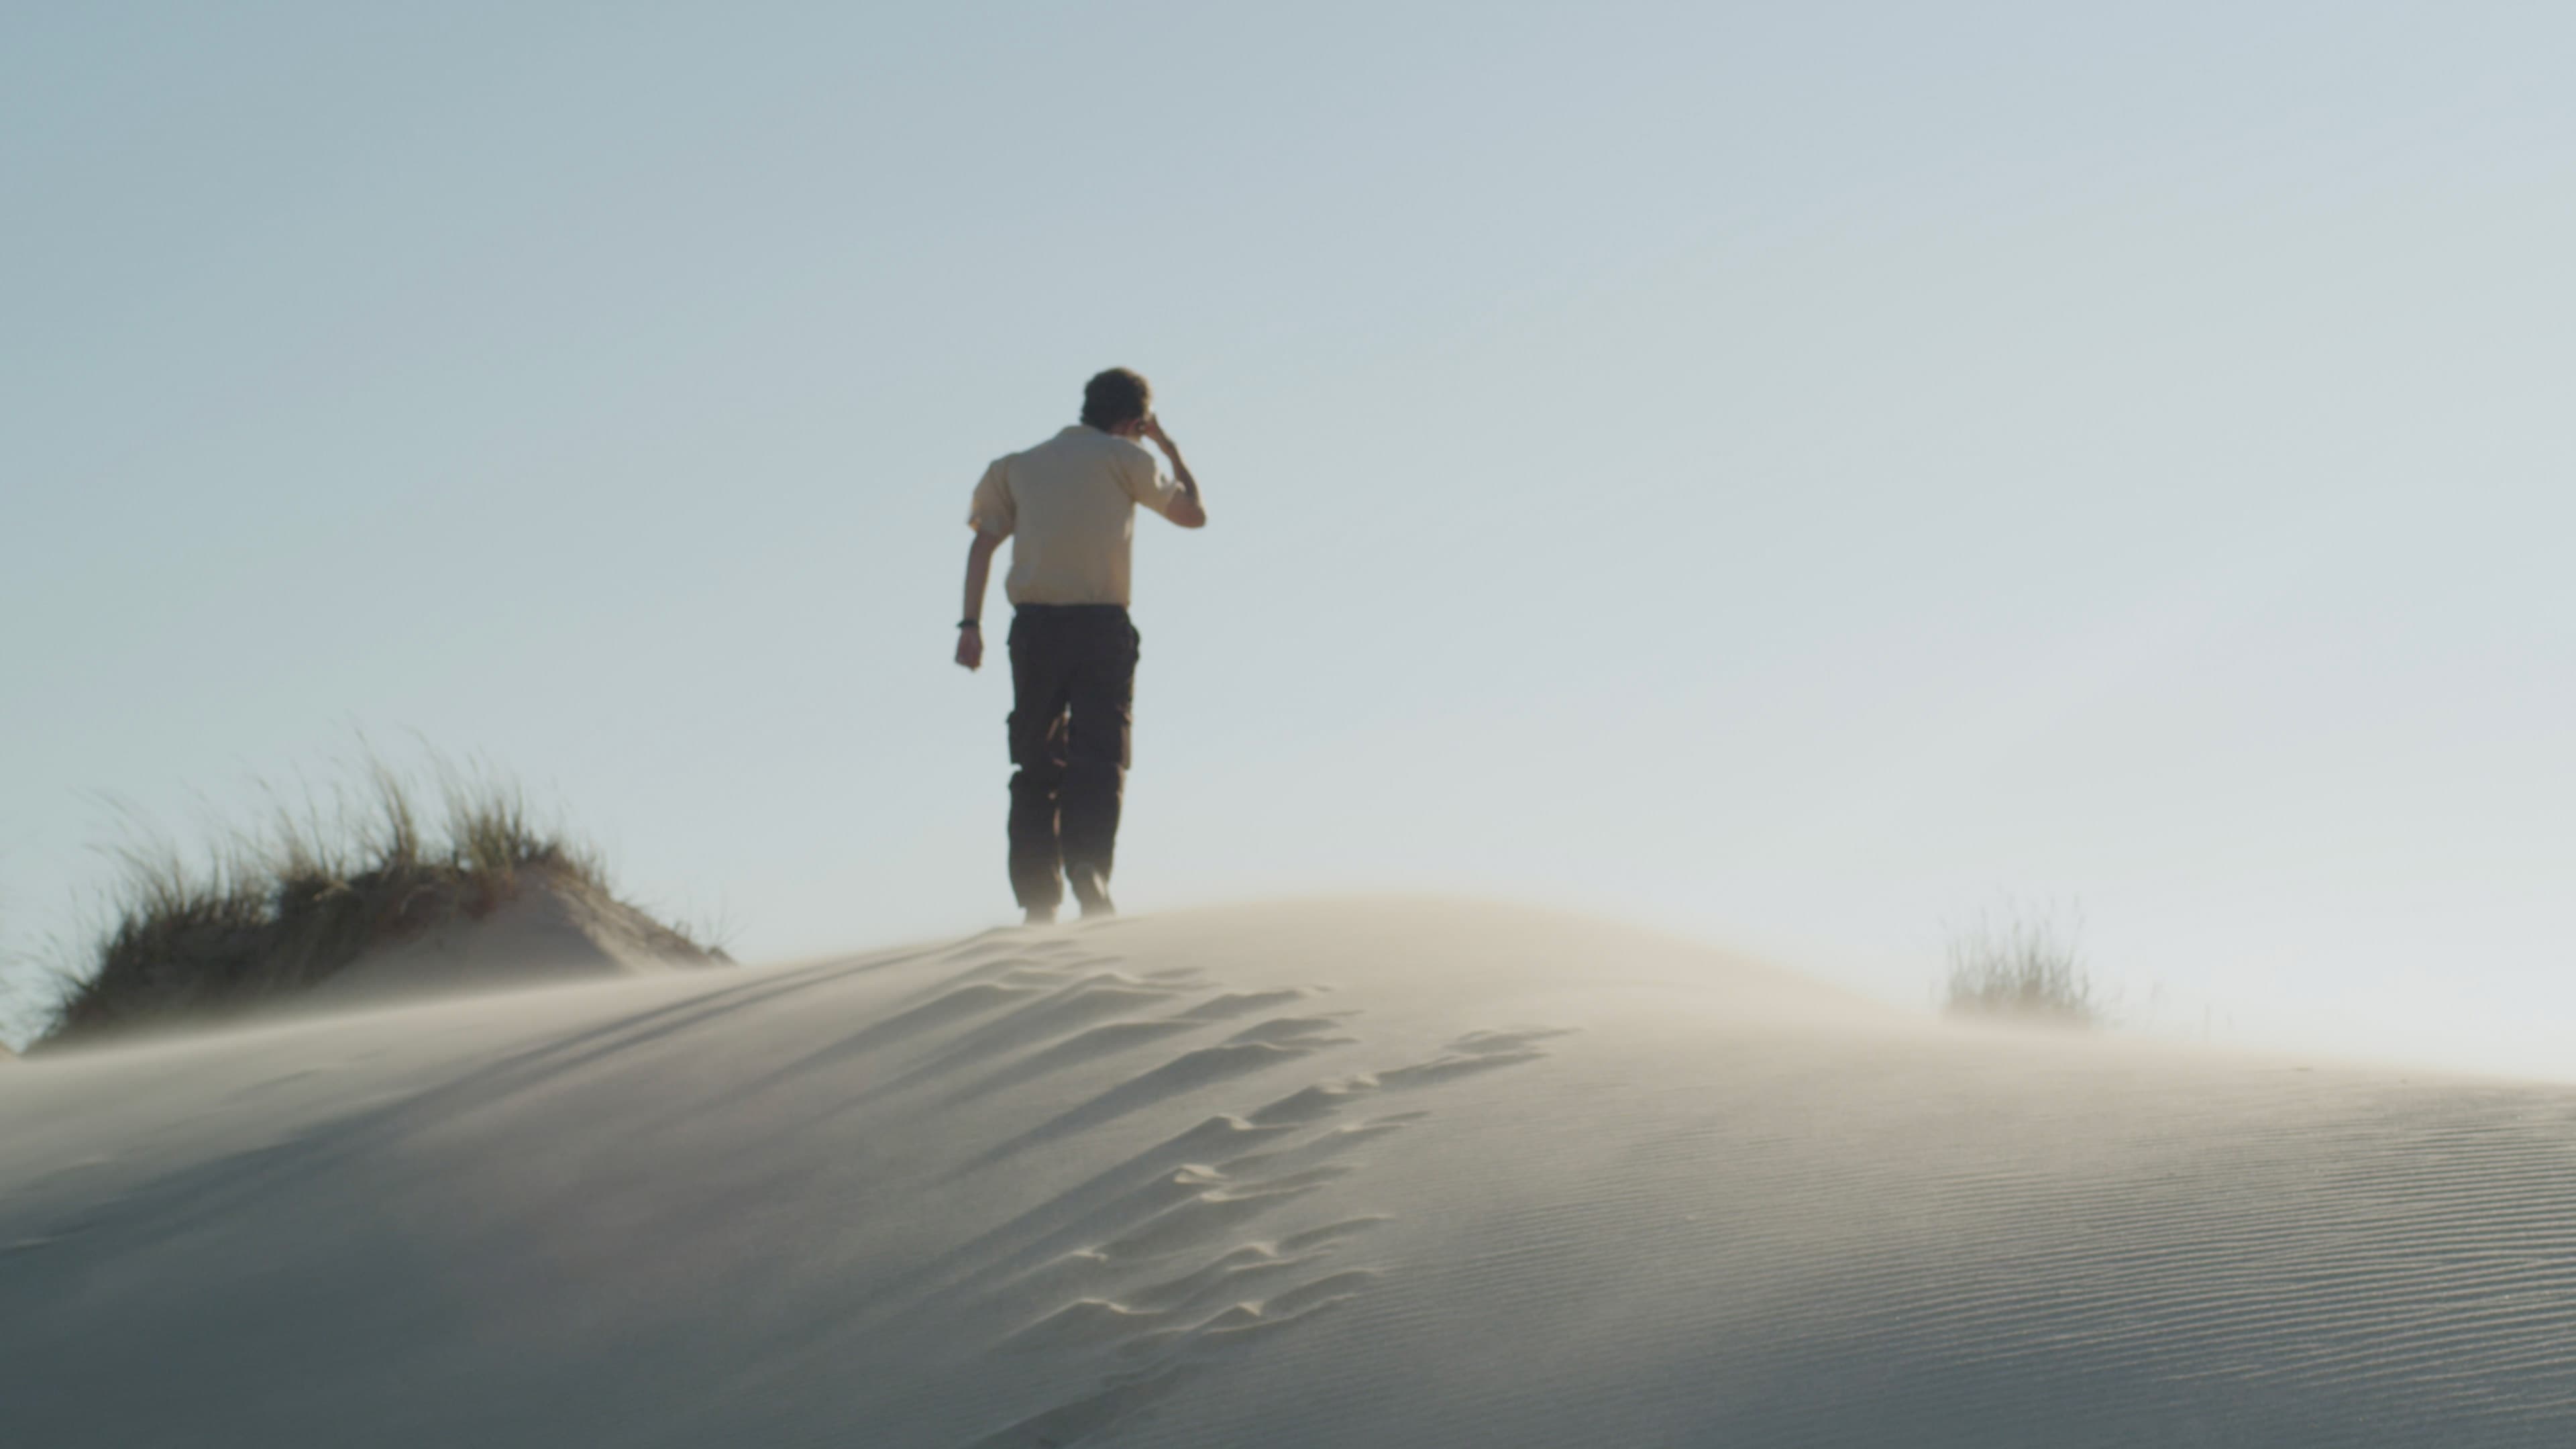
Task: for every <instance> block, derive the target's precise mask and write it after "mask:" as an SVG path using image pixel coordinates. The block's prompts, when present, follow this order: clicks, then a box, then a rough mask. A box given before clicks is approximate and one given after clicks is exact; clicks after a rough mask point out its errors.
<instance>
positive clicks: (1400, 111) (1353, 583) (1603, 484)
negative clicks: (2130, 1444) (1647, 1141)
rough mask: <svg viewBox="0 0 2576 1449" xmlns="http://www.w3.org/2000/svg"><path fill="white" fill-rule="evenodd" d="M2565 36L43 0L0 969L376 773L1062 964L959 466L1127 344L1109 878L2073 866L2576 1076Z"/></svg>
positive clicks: (1, 302) (700, 869) (1888, 906)
mask: <svg viewBox="0 0 2576 1449" xmlns="http://www.w3.org/2000/svg"><path fill="white" fill-rule="evenodd" d="M2571 62H2576V11H2571V10H2568V9H2566V8H2564V7H2559V6H2544V5H2531V4H2516V5H2505V4H2477V3H2446V4H2439V5H2436V4H2402V5H2401V4H2367V3H2352V0H2339V3H2333V4H2323V3H2318V4H2308V3H2266V4H2251V5H2249V4H2246V3H2243V0H2231V3H2226V4H2218V3H2201V0H2182V3H2164V4H2158V5H2153V6H2149V5H2128V6H2116V7H2115V6H2099V5H2095V6H2070V5H2065V4H2062V3H2024V4H1964V5H1950V6H1940V7H1931V6H1921V5H1911V4H1898V3H1892V0H1890V3H1866V4H1864V3H1849V4H1811V5H1799V6H1782V5H1763V6H1749V5H1747V6H1721V5H1710V4H1704V3H1693V4H1668V5H1616V4H1607V5H1605V4H1586V5H1581V6H1575V5H1565V6H1549V7H1532V6H1497V5H1490V4H1477V5H1468V4H1455V5H1401V4H1397V5H1389V4H1384V3H1372V4H1368V5H1307V6H1300V7H1293V8H1288V9H1280V8H1276V7H1263V8H1260V9H1256V8H1254V7H1237V6H1207V5H1180V4H1172V5H1075V4H1050V5H981V6H906V7H892V6H851V5H819V4H815V5H789V4H775V5H757V4H735V5H725V6H713V5H709V6H696V7H683V6H676V5H674V6H655V7H649V8H647V7H641V6H594V5H580V6H575V5H551V6H535V5H527V4H518V3H514V4H508V5H444V6H438V7H425V6H421V7H390V6H383V7H355V6H349V5H345V4H338V3H330V4H323V3H301V4H291V3H278V4H244V5H226V6H220V7H208V6H180V5H166V6H144V5H136V6H116V7H96V6H85V7H70V6H62V7H32V6H26V7H16V8H14V9H12V10H11V11H9V12H7V13H6V15H5V16H0V195H5V198H6V201H5V207H6V213H7V216H8V218H9V220H8V224H7V225H6V226H5V227H0V337H5V339H6V342H5V347H0V409H5V412H4V413H0V628H5V630H6V634H5V641H6V642H5V651H0V658H4V659H5V661H6V667H5V669H0V739H5V741H6V745H7V752H6V755H5V757H0V943H5V944H6V945H7V946H8V947H9V948H12V949H15V950H18V951H21V952H24V951H31V950H36V949H39V948H41V946H42V943H43V942H44V940H45V939H46V938H47V937H50V936H61V935H63V934H65V933H77V932H78V931H79V929H80V918H81V917H80V912H81V902H82V901H83V900H84V899H91V898H94V897H95V894H96V892H97V890H98V889H99V887H100V886H101V885H102V884H103V883H104V882H105V880H106V878H107V872H106V868H105V866H104V863H103V862H102V861H101V860H100V859H99V857H98V856H97V855H96V853H95V851H94V849H93V847H95V846H96V845H97V844H98V843H100V842H102V841H104V840H107V839H110V838H112V837H113V836H114V834H115V831H116V815H115V812H114V811H113V810H112V809H111V808H110V807H109V806H108V805H107V804H106V803H105V801H106V800H109V799H114V800H121V801H125V802H128V803H130V804H131V805H132V806H134V807H135V808H137V809H139V810H141V811H143V812H145V813H147V814H149V815H152V816H155V817H157V818H159V819H161V820H163V821H164V822H166V823H168V824H169V825H170V826H171V827H172V828H174V829H176V830H178V831H180V832H181V833H182V834H185V833H187V832H189V831H190V830H193V829H194V828H195V822H197V821H198V820H199V819H200V818H201V816H202V814H203V813H204V812H206V811H211V812H212V813H214V814H215V815H218V816H222V815H227V814H231V813H237V812H238V811H239V810H240V809H241V808H242V807H243V806H244V805H245V803H246V802H247V801H248V800H249V799H251V798H252V797H251V795H250V793H249V789H248V782H249V781H250V780H251V779H252V778H254V777H265V778H269V779H283V778H289V777H292V776H294V775H295V774H297V773H298V772H299V771H301V772H303V773H304V774H306V775H309V776H314V777H317V778H322V779H327V778H329V777H330V773H331V767H332V762H333V761H334V760H335V759H339V758H345V757H346V756H347V755H348V754H349V752H350V750H351V748H352V742H353V739H354V738H355V735H356V733H357V732H359V731H363V732H365V733H366V734H367V735H368V736H369V737H370V738H373V739H375V740H376V741H378V742H379V744H383V745H386V746H387V747H388V748H389V752H390V753H392V754H394V755H395V756H396V757H397V758H402V757H403V756H404V754H405V751H406V750H408V749H409V748H410V745H409V742H410V741H411V740H412V739H414V738H415V737H417V738H420V739H425V740H427V741H428V742H430V743H432V744H434V745H435V746H437V747H438V748H440V749H442V750H445V751H447V752H449V753H452V754H457V755H480V756H483V757H487V758H489V759H491V760H493V761H495V762H497V763H498V764H500V765H502V766H504V767H506V768H507V769H509V770H511V771H513V772H515V773H516V774H517V775H518V776H519V777H520V778H522V779H523V780H524V781H525V782H526V783H527V784H528V786H529V787H530V789H531V791H532V793H534V794H535V795H536V796H537V798H538V799H539V800H541V801H543V802H545V803H546V804H547V805H549V806H550V807H558V808H560V810H561V811H562V813H563V814H564V816H565V817H567V818H568V819H569V820H571V821H572V822H573V823H574V825H575V826H576V828H577V829H578V830H579V831H580V832H581V833H583V834H586V835H588V836H589V837H591V838H593V839H595V840H596V841H597V842H598V843H599V844H600V845H601V846H602V847H604V848H605V850H606V852H607V854H608V856H609V859H610V862H611V864H612V866H613V868H614V870H615V873H616V875H617V877H618V878H619V880H620V881H621V882H622V883H623V884H624V885H625V886H626V887H627V888H628V890H629V892H630V894H632V895H633V896H635V897H637V898H639V899H640V900H642V901H643V902H644V903H646V904H649V905H655V906H660V907H663V908H666V909H669V910H672V911H674V912H677V913H681V914H696V915H706V914H714V913H718V912H721V913H723V914H725V915H726V916H728V917H729V918H731V919H732V920H733V921H734V922H736V923H737V924H738V925H739V927H740V933H739V935H738V936H737V938H736V940H735V950H736V952H737V954H740V955H744V956H747V957H754V958H769V957H779V956H785V955H791V954H797V953H805V952H813V951H821V950H829V949H837V948H857V947H865V946H870V945H876V944H882V943H886V942H891V941H895V940H901V939H909V938H918V937H924V936H932V935H939V934H945V933H954V932H962V931H966V930H971V929H976V928H980V927H982V926H985V925H989V924H993V923H996V922H1000V921H1004V920H1007V919H1011V918H1012V917H1013V915H1014V913H1013V911H1012V908H1011V902H1010V895H1009V890H1008V887H1007V884H1006V881H1005V879H1004V875H1003V870H1002V845H1003V841H1002V818H1003V808H1004V803H1005V795H1004V782H1005V779H1006V776H1007V768H1008V767H1007V762H1006V760H1005V757H1004V749H1003V733H1002V718H1003V715H1004V713H1005V711H1006V710H1007V709H1008V707H1009V706H1008V682H1007V677H1006V674H1005V673H1004V672H1003V671H1001V670H998V669H995V668H991V667H988V668H987V669H986V670H985V671H984V672H983V673H982V674H980V675H976V676H971V677H970V676H968V675H966V674H964V673H962V672H961V671H959V670H957V669H956V668H955V667H954V666H953V665H951V664H950V663H949V662H948V651H949V649H950V647H951V645H952V641H953V631H952V629H951V627H950V626H951V625H952V624H953V623H954V621H955V618H956V613H957V601H956V592H957V581H958V577H959V572H960V568H961V565H962V562H963V555H964V552H965V546H966V543H967V540H968V537H969V535H968V532H967V530H966V528H965V527H964V514H965V507H966V499H967V496H968V493H969V492H970V491H971V489H972V486H973V484H974V482H975V479H976V477H977V476H978V474H979V473H980V472H981V470H982V468H983V465H984V464H985V463H986V462H987V461H989V460H990V459H992V458H993V457H995V456H997V455H1000V454H1002V453H1006V452H1009V451H1013V450H1015V449H1018V448H1021V447H1025V446H1027V445H1029V444H1031V443H1034V442H1036V441H1038V440H1040V439H1042V438H1044V437H1046V436H1047V435H1048V434H1050V433H1052V432H1053V431H1054V430H1055V429H1057V428H1058V427H1060V426H1062V425H1063V424H1065V423H1067V422H1069V421H1071V419H1072V415H1073V413H1074V411H1075V410H1076V407H1077V405H1078V402H1079V396H1080V389H1081V384H1082V381H1083V379H1084V378H1085V377H1087V376H1088V375H1089V374H1090V373H1091V372H1093V371H1095V370H1097V369H1098V368H1101V367H1104V366H1109V365H1127V366H1133V367H1136V368H1138V369H1140V370H1142V371H1143V372H1145V373H1146V374H1147V375H1148V376H1149V377H1151V378H1152V379H1153V380H1154V383H1155V385H1156V390H1157V394H1158V404H1159V407H1160V410H1161V413H1162V416H1163V418H1164V420H1165V422H1166V424H1167V425H1168V426H1169V428H1170V429H1171V431H1172V433H1173V434H1174V436H1175V437H1176V438H1177V439H1178V440H1179V441H1180V443H1181V444H1182V446H1183V448H1184V449H1185V451H1186V452H1187V455H1188V456H1189V458H1190V460H1191V462H1192V464H1193V466H1194V467H1195V469H1196V470H1197V472H1198V473H1199V475H1200V477H1201V478H1202V480H1203V481H1204V483H1205V484H1206V487H1207V493H1208V501H1209V511H1210V513H1211V515H1212V516H1213V520H1214V521H1213V523H1212V524H1211V526H1210V527H1209V528H1208V529H1207V530H1206V531H1205V532H1204V533H1200V534H1183V533H1180V532H1178V531H1176V530H1172V529H1170V528H1168V527H1166V526H1164V525H1162V524H1161V523H1160V522H1159V521H1158V520H1154V519H1150V518H1149V519H1143V520H1140V528H1139V535H1140V536H1139V542H1138V546H1137V564H1136V573H1137V590H1138V597H1137V605H1136V616H1137V621H1138V625H1139V627H1140V628H1141V630H1142V632H1143V634H1144V637H1145V647H1144V659H1143V665H1142V669H1141V672H1140V676H1139V684H1138V692H1139V700H1138V725H1137V737H1136V771H1135V773H1134V775H1133V776H1132V777H1131V779H1130V782H1129V792H1128V813H1127V825H1126V829H1125V832H1124V835H1123V837H1122V842H1121V853H1120V868H1119V873H1118V889H1119V895H1120V899H1121V901H1122V903H1123V904H1124V905H1125V906H1126V907H1127V908H1128V909H1130V910H1139V911H1150V910H1158V909H1165V908H1171V907H1176V906H1182V905H1188V904H1195V903H1202V902H1214V901H1225V900H1239V899H1245V898H1258V897H1269V896H1276V895H1281V894H1289V893H1305V892H1318V891H1337V890H1347V889H1354V888H1367V889H1391V890H1408V891H1410V890H1438V891H1444V892H1453V893H1463V894H1470V895H1477V896H1484V897H1491V898H1497V899H1518V900H1531V901H1537V902H1541V903H1554V904H1563V905H1568V906H1572V907H1577V908H1581V909H1586V910H1591V911H1595V912H1599V913H1603V914H1608V915H1612V916H1616V917H1620V918H1624V919H1630V920H1637V921H1643V922H1647V923H1650V924H1656V925H1661V926H1665V927H1668V928H1671V929H1675V930H1678V931H1682V932H1685V933H1688V934H1691V935H1694V936H1699V937H1703V938H1705V939H1708V940H1712V941H1717V942H1721V943H1726V944H1733V945H1738V946H1743V947H1748V948H1751V949H1754V950H1757V951H1762V952H1766V953H1768V954H1770V955H1772V956H1773V957H1774V958H1775V959H1778V960H1780V961H1782V962H1783V963H1784V964H1788V965H1791V966H1793V967H1796V968H1798V969H1801V970H1804V971H1807V972H1810V973H1811V974H1815V975H1819V976H1823V977H1826V978H1828V979H1833V980H1837V981H1841V982H1845V983H1847V984H1850V985H1853V986H1855V987H1858V988H1860V989H1863V990H1866V991H1869V992H1871V993H1873V994H1876V995H1880V996H1884V997H1888V998H1890V999H1894V1000H1900V1001H1910V1002H1916V1003H1924V1002H1928V1000H1929V998H1930V993H1931V991H1932V989H1933V986H1934V983H1935V982H1936V980H1937V978H1938V976H1939V974H1940V949H1941V942H1942V939H1943V934H1944V922H1945V921H1955V920H1958V919H1960V918H1962V917H1965V916H1968V915H1971V914H1973V913H1974V912H1975V911H1976V910H1977V909H1978V908H1980V907H1984V906H1990V905H1992V904H1994V903H1995V902H1996V901H1998V900H1999V899H2001V897H2002V896H2003V895H2004V894H2005V893H2012V894H2016V895H2019V896H2021V897H2023V898H2026V899H2030V898H2048V897H2055V898H2057V899H2060V900H2062V901H2079V900H2080V902H2081V903H2082V906H2083V909H2084V911H2085V914H2086V916H2087V917H2088V920H2089V928H2088V934H2087V940H2088V943H2089V945H2090V947H2091V954H2092V959H2093V962H2094V964H2095V966H2096V967H2097V969H2098V970H2099V971H2100V973H2101V974H2102V975H2103V976H2105V977H2106V978H2108V979H2109V980H2110V981H2111V982H2112V983H2113V984H2115V985H2117V986H2119V987H2120V988H2121V989H2123V990H2124V991H2125V992H2126V993H2127V996H2128V999H2129V1001H2130V1002H2131V1005H2132V1008H2133V1015H2134V1016H2135V1017H2136V1018H2137V1019H2138V1020H2139V1021H2140V1022H2141V1023H2143V1025H2144V1026H2145V1027H2146V1028H2148V1029H2156V1030H2165V1031H2174V1032H2183V1031H2191V1032H2197V1031H2198V1030H2199V1029H2200V1028H2201V1027H2202V1026H2203V1025H2204V1024H2205V1025H2207V1027H2208V1028H2209V1031H2210V1033H2211V1034H2212V1035H2214V1036H2217V1037H2220V1038H2222V1039H2226V1040H2232V1041H2237V1042H2240V1043H2289V1044H2296V1045H2299V1046H2301V1047H2303V1048H2316V1049H2324V1050H2335V1051H2343V1052H2347V1053H2352V1054H2360V1055H2375V1056H2395V1057H2400V1058H2405V1059H2411V1060H2423V1061H2435V1062H2447V1063H2450V1064H2453V1065H2461V1066H2496V1067H2509V1068H2513V1069H2518V1070H2544V1071H2552V1072H2556V1073H2560V1074H2564V1075H2570V1076H2576V975H2571V972H2570V969H2569V968H2570V967H2571V966H2576V889H2571V888H2570V882H2571V881H2576V764H2571V762H2570V758H2571V750H2570V739H2569V736H2570V733H2571V731H2570V724H2571V721H2576V572H2571V570H2570V569H2569V568H2568V567H2567V565H2566V562H2565V561H2566V559H2567V557H2568V556H2569V553H2570V544H2569V541H2568V536H2569V534H2570V531H2571V525H2576V503H2571V501H2570V496H2569V492H2568V484H2569V480H2570V479H2571V477H2576V439H2571V437H2570V432H2569V427H2568V424H2567V421H2566V406H2567V399H2568V397H2569V395H2570V389H2571V385H2576V280H2571V272H2570V270H2569V267H2568V262H2567V259H2568V258H2569V257H2571V256H2576V90H2571V88H2570V87H2569V86H2567V84H2566V83H2565V81H2566V76H2567V74H2568V72H2569V67H2570V64H2571ZM1002 607H1003V606H1002V605H1001V603H1000V600H999V598H998V589H997V591H996V598H995V600H994V603H993V606H992V609H993V613H994V614H995V616H996V617H998V616H999V614H1000V612H1001V610H1002ZM997 642H998V641H997ZM23 1032H24V1028H23V1023H22V1025H21V1027H20V1028H19V1029H18V1030H17V1032H16V1033H15V1034H17V1035H23ZM10 1034H11V1033H10V1032H9V1031H8V1030H7V1029H5V1028H0V1036H6V1035H10Z"/></svg>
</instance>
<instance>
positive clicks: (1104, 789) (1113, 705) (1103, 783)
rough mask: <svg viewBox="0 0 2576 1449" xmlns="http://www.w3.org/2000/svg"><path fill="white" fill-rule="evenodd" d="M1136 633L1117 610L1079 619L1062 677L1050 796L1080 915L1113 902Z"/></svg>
mask: <svg viewBox="0 0 2576 1449" xmlns="http://www.w3.org/2000/svg"><path fill="white" fill-rule="evenodd" d="M1136 655H1137V636H1136V631H1135V629H1134V627H1133V626H1132V625H1130V624H1129V623H1128V622H1127V618H1126V616H1125V614H1124V613H1123V612H1119V613H1103V614H1101V615H1098V616H1095V617H1092V618H1088V619H1085V620H1084V628H1083V629H1082V640H1081V647H1080V649H1079V651H1078V653H1077V654H1076V656H1075V658H1076V662H1075V664H1074V666H1073V668H1072V670H1071V672H1070V676H1069V678H1068V681H1067V683H1068V688H1067V691H1066V702H1067V705H1068V707H1069V712H1070V714H1071V720H1070V724H1071V729H1070V732H1069V733H1070V738H1069V739H1068V740H1067V742H1066V751H1065V770H1064V780H1063V784H1062V786H1061V787H1060V788H1059V790H1058V793H1057V803H1058V805H1059V807H1060V809H1061V812H1062V815H1063V821H1064V873H1065V875H1066V876H1067V877H1069V878H1070V879H1071V880H1072V882H1073V894H1074V898H1075V899H1077V900H1079V901H1081V902H1082V910H1083V914H1085V915H1094V914H1099V913H1102V912H1106V911H1109V910H1111V909H1113V907H1112V906H1111V905H1110V901H1109V873H1110V870H1111V868H1112V867H1113V866H1114V865H1115V864H1116V862H1117V852H1118V810H1119V803H1120V796H1121V795H1122V794H1123V793H1124V791H1125V788H1126V782H1127V765H1128V756H1129V736H1130V733H1131V731H1132V729H1133V726H1134V722H1135V713H1134V711H1135V700H1136Z"/></svg>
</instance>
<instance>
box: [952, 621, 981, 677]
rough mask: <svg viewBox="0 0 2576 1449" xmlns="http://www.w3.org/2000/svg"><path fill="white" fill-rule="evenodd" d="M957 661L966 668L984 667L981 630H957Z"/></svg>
mask: <svg viewBox="0 0 2576 1449" xmlns="http://www.w3.org/2000/svg"><path fill="white" fill-rule="evenodd" d="M957 663H958V664H959V665H960V666H961V667H963V668H967V669H981V668H983V667H984V631H983V630H981V629H960V630H958V631H957Z"/></svg>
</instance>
